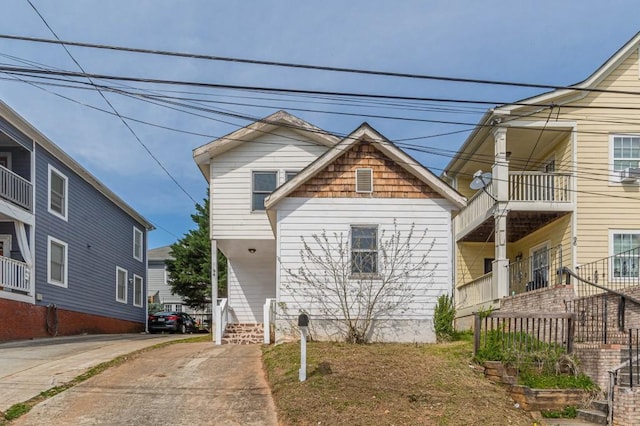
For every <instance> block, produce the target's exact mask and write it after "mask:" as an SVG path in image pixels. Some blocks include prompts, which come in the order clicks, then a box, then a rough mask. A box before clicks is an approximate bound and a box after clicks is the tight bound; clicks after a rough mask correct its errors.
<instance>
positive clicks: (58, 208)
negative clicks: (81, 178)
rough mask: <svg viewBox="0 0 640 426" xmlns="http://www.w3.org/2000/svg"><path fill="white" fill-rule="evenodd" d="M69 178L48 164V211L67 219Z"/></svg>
mask: <svg viewBox="0 0 640 426" xmlns="http://www.w3.org/2000/svg"><path fill="white" fill-rule="evenodd" d="M68 190H69V180H68V179H67V177H66V176H65V175H64V174H62V173H61V172H60V171H59V170H58V169H56V168H55V167H53V166H52V165H51V164H49V200H48V203H49V206H48V209H49V213H51V214H54V215H56V216H58V217H59V218H61V219H64V220H67V208H68V205H69V200H68V198H69V197H68Z"/></svg>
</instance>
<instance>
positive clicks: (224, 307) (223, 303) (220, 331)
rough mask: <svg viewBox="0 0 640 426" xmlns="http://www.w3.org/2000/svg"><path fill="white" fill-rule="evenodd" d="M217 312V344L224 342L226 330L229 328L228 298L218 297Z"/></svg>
mask: <svg viewBox="0 0 640 426" xmlns="http://www.w3.org/2000/svg"><path fill="white" fill-rule="evenodd" d="M215 314H216V345H221V344H222V337H223V335H224V331H225V330H226V329H227V322H228V321H229V304H228V299H226V298H225V299H218V300H217V301H216V306H215Z"/></svg>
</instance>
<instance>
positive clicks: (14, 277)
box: [0, 256, 31, 293]
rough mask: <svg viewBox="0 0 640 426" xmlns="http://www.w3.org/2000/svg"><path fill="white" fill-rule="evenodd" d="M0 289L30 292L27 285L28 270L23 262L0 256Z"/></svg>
mask: <svg viewBox="0 0 640 426" xmlns="http://www.w3.org/2000/svg"><path fill="white" fill-rule="evenodd" d="M0 287H3V288H4V289H11V290H17V291H21V292H25V293H30V292H31V286H30V284H29V268H27V264H26V263H24V262H20V261H18V260H14V259H10V258H8V257H4V256H0Z"/></svg>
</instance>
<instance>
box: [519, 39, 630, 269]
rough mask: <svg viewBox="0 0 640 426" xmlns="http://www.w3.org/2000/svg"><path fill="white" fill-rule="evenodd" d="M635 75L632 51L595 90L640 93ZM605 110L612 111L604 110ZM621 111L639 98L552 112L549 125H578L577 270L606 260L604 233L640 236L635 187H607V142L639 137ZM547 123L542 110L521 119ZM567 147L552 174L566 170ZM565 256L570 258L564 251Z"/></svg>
mask: <svg viewBox="0 0 640 426" xmlns="http://www.w3.org/2000/svg"><path fill="white" fill-rule="evenodd" d="M639 72H640V71H639V69H638V50H637V49H633V51H632V53H631V54H630V55H629V57H628V58H626V59H625V60H624V61H622V62H621V63H620V65H619V66H618V67H617V68H616V69H615V70H613V72H611V73H610V74H609V75H608V76H607V77H606V78H604V79H603V80H602V81H601V82H600V83H599V85H598V88H600V89H607V90H617V91H633V92H640V78H639V75H640V74H639ZM599 107H600V108H599ZM610 107H614V108H611V109H607V108H610ZM621 107H632V108H640V96H638V95H633V94H628V95H627V94H620V93H597V92H592V93H589V94H587V95H586V96H585V97H584V98H582V99H578V100H575V101H573V102H572V103H569V104H566V105H562V106H561V107H559V109H555V110H554V114H553V115H552V120H557V121H574V122H576V123H577V133H576V158H577V173H576V193H575V194H574V195H575V199H576V200H577V204H576V205H577V208H576V211H577V214H576V215H575V220H576V236H577V239H576V243H577V245H576V254H577V259H576V263H577V264H583V263H587V262H591V261H594V260H597V259H600V258H604V257H607V256H609V255H610V253H609V230H611V229H630V230H640V219H639V218H638V217H639V216H638V211H640V186H638V185H633V184H625V185H621V184H619V183H616V182H611V181H610V178H609V176H610V171H611V170H612V169H613V164H612V160H611V154H610V136H611V135H613V134H621V133H624V134H636V135H640V120H639V119H638V110H624V109H620V108H621ZM548 117H549V111H548V110H545V111H541V112H539V113H536V114H532V115H530V116H528V117H527V118H522V119H523V120H531V121H544V120H546V119H547V118H548ZM507 138H508V133H507ZM571 145H572V141H571V137H569V138H567V140H566V143H563V144H561V145H560V146H558V148H557V150H556V165H557V171H569V170H571V166H572V165H573V157H572V152H571ZM569 229H570V228H569ZM567 232H569V230H567ZM565 234H566V233H565ZM569 239H570V233H569V234H568V235H564V236H563V241H564V244H563V245H565V246H567V249H569V248H570V245H569ZM523 244H524V243H523ZM564 251H565V252H566V253H569V251H568V250H564ZM525 257H526V254H525Z"/></svg>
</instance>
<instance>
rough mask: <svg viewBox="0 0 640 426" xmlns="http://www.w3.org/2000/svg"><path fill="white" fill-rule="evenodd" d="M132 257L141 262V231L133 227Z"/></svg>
mask: <svg viewBox="0 0 640 426" xmlns="http://www.w3.org/2000/svg"><path fill="white" fill-rule="evenodd" d="M133 258H134V259H136V260H139V261H140V262H142V231H141V230H139V229H138V228H136V227H135V226H134V227H133Z"/></svg>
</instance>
